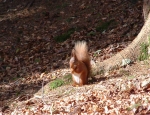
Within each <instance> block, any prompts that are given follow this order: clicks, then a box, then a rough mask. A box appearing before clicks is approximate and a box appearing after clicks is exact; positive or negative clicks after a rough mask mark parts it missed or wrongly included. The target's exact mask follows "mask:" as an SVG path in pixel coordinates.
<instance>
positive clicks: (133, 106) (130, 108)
mask: <svg viewBox="0 0 150 115" xmlns="http://www.w3.org/2000/svg"><path fill="white" fill-rule="evenodd" d="M139 106H141V103H137V104H134V105H132V106H131V107H127V108H126V110H128V111H131V110H132V109H134V108H136V109H137V108H138V107H139Z"/></svg>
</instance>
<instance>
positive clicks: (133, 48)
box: [94, 13, 150, 72]
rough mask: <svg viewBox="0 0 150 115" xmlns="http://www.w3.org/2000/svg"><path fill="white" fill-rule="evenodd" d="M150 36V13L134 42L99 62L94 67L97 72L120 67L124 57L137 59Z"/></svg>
mask: <svg viewBox="0 0 150 115" xmlns="http://www.w3.org/2000/svg"><path fill="white" fill-rule="evenodd" d="M148 37H150V13H149V14H148V16H147V20H146V22H145V24H144V26H143V27H142V29H141V31H140V33H139V34H138V36H137V37H136V38H135V39H134V40H133V42H132V43H131V44H130V45H129V46H128V47H127V48H125V49H124V50H122V51H121V52H119V53H117V54H116V55H115V56H113V57H111V58H109V59H107V60H104V61H103V62H99V63H98V65H97V66H96V68H94V70H95V72H100V71H101V70H103V71H108V70H112V69H115V68H117V67H120V66H121V63H122V60H123V59H130V60H132V61H135V60H136V59H137V58H138V56H139V54H140V44H141V43H148Z"/></svg>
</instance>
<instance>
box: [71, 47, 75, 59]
mask: <svg viewBox="0 0 150 115" xmlns="http://www.w3.org/2000/svg"><path fill="white" fill-rule="evenodd" d="M74 56H75V49H72V52H71V57H74Z"/></svg>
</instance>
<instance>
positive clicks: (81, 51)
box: [74, 41, 91, 76]
mask: <svg viewBox="0 0 150 115" xmlns="http://www.w3.org/2000/svg"><path fill="white" fill-rule="evenodd" d="M74 50H75V55H76V57H77V59H78V60H79V61H82V62H83V63H84V64H85V65H86V67H87V69H88V76H89V74H90V71H91V63H90V61H91V59H90V56H89V54H88V46H87V43H86V42H85V41H78V42H76V44H75V47H74Z"/></svg>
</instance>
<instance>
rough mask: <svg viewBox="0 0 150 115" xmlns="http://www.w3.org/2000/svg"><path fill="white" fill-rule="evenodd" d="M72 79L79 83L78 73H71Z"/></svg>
mask: <svg viewBox="0 0 150 115" xmlns="http://www.w3.org/2000/svg"><path fill="white" fill-rule="evenodd" d="M72 77H73V79H74V80H75V81H76V83H78V84H79V83H80V74H78V73H73V74H72Z"/></svg>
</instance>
